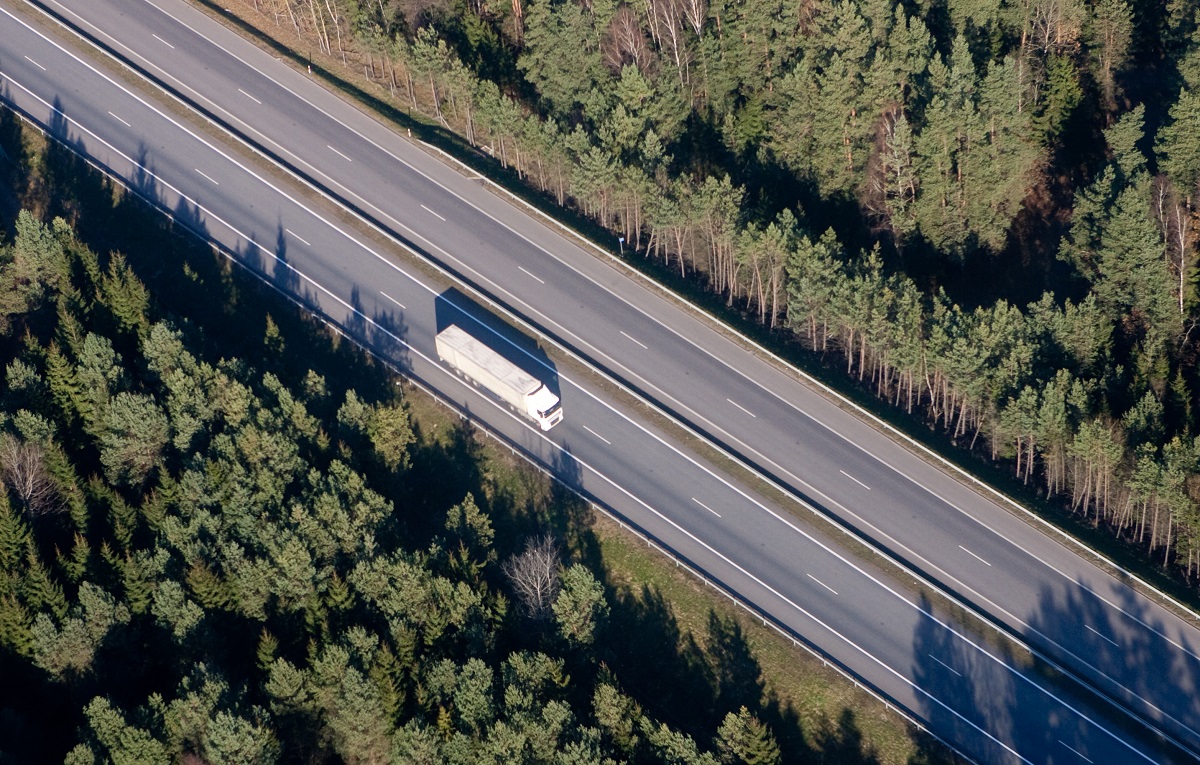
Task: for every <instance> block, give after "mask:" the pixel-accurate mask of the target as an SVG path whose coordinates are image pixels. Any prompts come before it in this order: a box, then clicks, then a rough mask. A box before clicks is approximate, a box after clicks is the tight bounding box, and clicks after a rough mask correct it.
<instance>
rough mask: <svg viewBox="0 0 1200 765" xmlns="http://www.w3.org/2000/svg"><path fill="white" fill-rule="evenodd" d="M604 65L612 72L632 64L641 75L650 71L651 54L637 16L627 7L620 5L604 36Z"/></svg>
mask: <svg viewBox="0 0 1200 765" xmlns="http://www.w3.org/2000/svg"><path fill="white" fill-rule="evenodd" d="M603 49H604V63H605V64H607V65H608V67H609V69H611V70H612V71H613V72H618V73H619V72H620V71H621V70H622V69H623V68H625V66H627V65H629V64H633V65H634V66H635V67H637V69H638V71H639V72H641V73H642V74H647V73H648V72H649V71H650V64H651V62H652V61H653V54H652V51H651V50H650V43H649V42H648V41H647V40H646V33H645V32H644V31H643V30H642V24H641V22H640V21H639V20H638V16H637V14H636V13H634V11H633V9H632V8H630V7H629V6H628V5H622V6H621V7H620V8H618V9H617V12H616V13H615V14H614V15H613V19H612V21H611V22H610V23H609V25H608V31H607V33H606V34H605V35H604V45H603Z"/></svg>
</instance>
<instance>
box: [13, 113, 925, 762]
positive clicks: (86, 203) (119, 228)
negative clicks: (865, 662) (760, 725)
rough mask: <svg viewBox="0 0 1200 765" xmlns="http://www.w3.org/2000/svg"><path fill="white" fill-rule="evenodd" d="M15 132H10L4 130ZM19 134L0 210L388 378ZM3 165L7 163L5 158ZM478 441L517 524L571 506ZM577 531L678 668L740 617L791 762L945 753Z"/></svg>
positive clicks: (721, 610) (611, 542) (721, 607)
mask: <svg viewBox="0 0 1200 765" xmlns="http://www.w3.org/2000/svg"><path fill="white" fill-rule="evenodd" d="M11 132H12V131H11V130H9V129H8V128H6V130H5V136H6V137H7V136H8V135H9V134H10V133H11ZM18 132H19V133H20V139H19V140H20V141H22V142H23V143H24V147H23V150H10V149H13V147H12V146H11V145H8V144H6V145H5V146H4V148H5V155H6V156H24V157H26V158H29V162H28V164H27V166H26V167H25V168H24V169H23V170H21V173H20V174H21V175H23V176H25V181H26V182H25V183H24V184H23V187H22V188H20V189H18V190H17V191H16V192H15V193H12V194H6V197H7V198H6V199H5V200H4V201H3V203H0V207H3V208H4V209H5V210H6V211H7V210H10V209H15V208H16V207H18V206H27V207H34V208H36V209H38V210H39V211H40V212H42V213H44V214H51V215H53V214H66V215H72V216H73V217H75V218H76V219H77V221H80V222H82V221H84V220H90V221H91V222H90V223H88V224H87V225H83V226H81V227H80V232H81V234H82V235H83V236H88V235H89V232H90V235H91V236H92V237H96V238H99V239H100V241H102V243H103V246H105V247H109V248H119V249H123V250H126V251H127V252H129V253H130V254H131V258H132V257H133V255H132V253H133V252H134V251H135V250H137V249H147V250H148V251H151V252H153V253H154V256H153V257H154V260H155V261H157V263H156V264H154V265H153V267H149V266H147V267H144V268H142V269H141V270H140V272H139V273H140V275H141V276H142V277H143V278H144V279H145V280H146V281H147V283H148V284H149V285H150V286H151V289H152V290H153V291H154V292H157V293H159V295H160V297H159V298H158V299H159V300H160V301H167V300H173V299H174V297H177V296H178V295H179V294H180V293H181V292H185V291H186V290H187V289H188V287H187V282H188V281H189V280H193V281H194V280H195V279H198V278H202V277H201V276H199V275H203V274H211V275H213V276H214V278H217V279H219V280H221V281H222V282H223V283H228V284H230V285H232V286H233V287H234V288H235V289H236V291H237V293H238V299H237V300H236V301H234V304H233V305H227V306H216V307H214V308H212V309H210V310H214V311H216V312H217V313H219V314H220V313H223V314H224V323H225V324H228V325H230V327H231V328H232V327H234V326H239V327H240V328H241V329H242V330H243V331H244V327H245V326H246V322H245V318H246V317H247V315H250V316H251V317H252V318H253V320H254V321H255V322H257V324H250V325H249V326H262V319H263V316H266V315H270V316H275V317H276V320H277V321H278V323H279V326H280V328H281V329H280V331H281V333H282V334H283V335H284V336H286V337H287V338H288V343H289V348H290V350H291V355H293V356H298V357H305V356H306V355H307V352H308V350H310V349H311V350H312V351H313V352H314V353H317V354H322V355H323V356H324V357H326V358H329V357H331V356H336V357H339V358H345V359H346V360H350V359H354V360H355V363H354V368H355V369H356V370H361V371H362V373H363V374H365V375H366V376H368V377H371V378H374V382H373V384H376V385H383V384H387V383H388V382H389V381H388V380H387V379H385V378H386V374H385V373H384V372H383V370H381V369H379V368H378V366H377V365H373V364H371V363H370V362H369V360H368V359H364V358H362V357H361V354H357V353H356V352H355V351H354V350H353V349H351V348H347V347H345V346H348V344H344V343H343V344H340V346H341V347H339V343H338V342H337V340H336V338H334V339H333V341H332V342H331V339H330V337H329V336H328V334H327V332H326V331H325V330H324V329H323V328H322V327H321V326H319V325H318V324H316V323H315V322H312V321H311V320H309V319H307V318H305V317H300V316H292V317H291V318H290V319H288V320H287V321H285V320H284V318H283V317H285V316H286V315H288V314H295V311H294V310H293V309H292V308H291V306H290V305H289V304H287V303H285V302H284V301H282V300H281V299H280V298H279V297H278V296H276V295H275V294H274V293H273V292H271V291H270V290H268V289H267V288H265V287H263V286H262V285H260V284H258V283H257V282H256V281H255V280H253V279H250V278H247V277H246V276H245V275H244V274H243V273H242V272H241V271H234V270H230V269H229V268H228V267H227V266H224V265H223V264H221V265H219V266H217V267H216V268H215V269H214V266H213V255H212V253H211V251H210V250H209V248H208V247H207V246H205V245H203V244H202V243H199V242H197V241H196V240H195V239H193V238H192V237H190V236H188V235H185V234H181V233H179V232H176V231H172V230H171V228H170V225H169V223H168V222H167V221H166V220H165V219H163V218H162V216H160V215H158V214H157V213H155V212H154V211H152V210H148V209H147V208H146V207H145V206H144V205H142V204H141V203H140V202H137V201H136V200H133V199H132V198H131V197H129V196H127V195H124V194H122V193H121V192H120V191H119V190H118V189H115V188H113V187H112V186H111V185H109V184H108V183H106V182H104V181H103V180H102V179H99V178H97V177H96V176H95V174H94V173H91V172H90V171H89V170H86V169H85V168H83V167H81V166H79V165H80V164H81V163H77V164H76V166H75V167H74V173H75V174H74V175H72V174H71V173H70V172H67V171H70V170H72V167H71V166H70V164H69V163H66V164H63V158H62V157H59V158H58V159H57V160H54V161H51V162H49V163H47V162H46V161H45V159H44V158H45V157H46V156H47V147H46V145H45V143H44V141H43V140H42V139H41V137H40V136H38V135H36V134H35V133H34V132H33V131H29V130H24V131H18ZM4 162H5V161H4V160H0V164H3V163H4ZM8 164H12V163H11V162H9V163H8ZM6 173H7V169H6ZM6 177H7V176H6ZM70 184H77V185H75V186H71V185H70ZM160 290H161V291H160ZM219 323H220V322H218V321H214V322H213V332H214V335H215V334H217V333H219V332H220V331H221V330H220V328H219V327H218V326H217V325H218V324H219ZM202 326H206V327H207V326H208V325H207V324H202ZM226 331H228V330H226ZM320 346H324V347H323V348H322V347H320ZM235 355H236V352H235ZM347 366H348V365H347ZM409 401H410V402H411V407H412V410H413V414H414V421H415V422H416V423H417V424H418V426H419V428H420V430H421V432H422V433H424V434H425V437H426V438H427V439H429V440H430V442H437V441H438V440H439V439H447V438H450V437H451V434H452V433H453V432H454V431H455V426H456V423H457V418H456V417H454V416H453V415H452V414H450V413H448V412H447V411H445V410H444V409H442V408H441V407H439V406H437V405H436V404H435V403H434V402H433V401H432V400H430V399H428V398H427V397H424V396H422V395H420V394H419V393H417V392H412V391H410V394H409ZM477 447H478V454H479V465H480V467H479V470H480V472H481V473H482V475H483V478H484V479H485V480H484V487H485V489H486V490H487V491H488V493H489V495H490V499H491V504H492V505H493V507H510V508H512V509H513V510H512V513H511V515H512V519H513V520H512V523H514V524H515V523H518V522H520V521H521V519H522V518H527V517H528V516H529V515H530V513H534V514H557V515H561V514H562V513H564V512H567V511H569V510H570V509H571V508H572V507H574V503H572V501H571V500H570V499H569V498H564V497H561V496H557V495H556V494H555V491H554V487H553V486H552V485H550V484H549V482H548V481H547V480H546V479H545V478H544V477H542V476H541V474H540V473H536V472H535V471H532V470H531V469H530V468H528V467H527V466H525V465H524V463H522V462H520V461H518V460H516V459H514V458H513V457H512V456H511V455H509V454H508V452H507V450H505V449H503V448H501V447H499V446H497V445H496V444H494V443H492V442H491V441H488V440H485V439H477ZM579 534H580V537H581V538H580V539H579V540H577V541H576V544H575V548H576V549H577V551H578V552H579V554H580V555H581V557H583V556H584V554H585V552H586V551H587V550H599V558H598V559H591V560H589V562H596V563H598V564H599V565H600V567H601V569H602V571H603V572H604V574H605V579H606V581H607V583H608V586H609V596H610V597H611V598H612V599H613V600H614V601H616V602H618V603H622V604H626V605H627V606H628V609H627V610H630V611H638V610H639V609H640V610H641V611H642V612H644V611H645V610H646V609H647V607H648V606H654V607H655V608H657V609H659V613H660V618H659V619H658V623H659V624H660V625H666V626H667V627H670V626H671V625H674V626H675V628H674V629H673V630H670V629H668V630H666V631H665V632H664V631H660V633H659V634H668V635H671V636H672V637H673V639H674V642H673V645H672V646H670V648H671V649H672V650H673V653H674V654H675V655H677V656H679V657H681V661H680V662H679V663H680V664H682V665H687V664H688V663H689V662H691V661H693V660H697V659H698V657H703V656H707V655H708V654H709V653H711V651H707V650H706V649H708V648H709V647H711V645H712V644H713V643H714V642H715V641H714V635H713V629H712V625H713V624H714V623H716V624H725V625H730V624H731V625H733V626H724V627H721V630H720V631H721V634H722V635H723V636H724V639H723V640H722V644H729V643H730V639H729V636H730V635H732V636H734V637H735V638H737V639H735V640H733V641H732V644H733V645H734V646H735V647H738V648H739V651H738V653H737V655H738V656H741V657H743V661H742V662H741V663H740V664H738V665H737V666H736V672H734V671H733V670H728V671H730V672H732V673H733V679H735V680H737V681H738V682H744V683H749V685H750V687H751V688H754V687H756V686H758V683H759V682H760V677H761V687H760V688H759V689H760V691H761V695H762V697H763V698H764V699H765V700H766V701H765V704H764V706H768V707H770V706H772V705H774V707H775V708H777V709H778V710H779V715H778V718H779V719H778V723H776V724H775V726H773V727H777V734H778V735H779V737H780V739H781V743H785V744H786V745H787V747H788V751H789V754H791V755H793V756H792V757H790V758H789V759H790V760H799V761H811V760H816V761H826V762H848V763H854V762H863V763H871V762H880V763H903V762H910V761H913V759H914V758H917V759H918V761H921V762H943V761H947V760H948V757H946V756H945V754H944V753H943V752H941V751H940V750H936V749H935V748H934V747H932V746H931V745H930V744H929V742H925V741H920V740H918V739H916V738H915V737H914V734H913V731H911V730H910V729H909V728H908V726H907V725H906V724H905V723H904V722H903V721H902V720H900V719H899V718H898V716H896V715H894V714H892V713H890V712H888V711H887V710H886V709H885V708H884V707H883V706H882V705H880V704H878V703H877V702H875V701H874V700H873V699H872V698H871V697H869V696H868V695H867V694H865V693H863V692H861V691H857V690H855V689H854V688H853V686H852V685H851V684H849V683H847V682H846V681H844V680H843V679H841V678H840V676H838V675H836V674H835V673H832V672H831V671H829V670H828V669H826V668H824V667H823V666H822V665H821V662H819V661H818V660H815V659H812V658H811V657H810V656H808V655H807V654H805V653H803V652H801V651H798V650H797V649H794V648H793V647H792V646H791V645H790V643H789V642H788V641H785V640H783V639H781V638H779V637H778V636H776V635H775V634H774V633H773V632H771V631H769V630H766V629H763V628H762V627H761V626H759V625H757V624H756V623H755V622H754V621H753V620H752V619H748V618H746V617H745V616H743V615H740V614H738V612H737V611H736V610H734V609H732V608H730V607H729V605H728V603H727V602H726V601H724V600H723V599H722V598H719V597H716V596H714V595H713V594H712V593H711V592H710V591H705V590H704V589H703V588H702V587H701V586H699V585H698V583H696V582H695V581H693V580H691V579H690V578H688V577H686V576H684V575H682V574H680V573H678V572H676V571H675V570H674V569H673V568H671V567H670V566H669V565H668V564H667V563H666V561H665V560H663V559H662V558H661V557H660V556H658V555H657V554H655V553H653V552H651V551H649V550H647V549H645V548H644V547H643V546H642V545H641V543H640V542H639V541H638V540H637V539H636V538H634V537H632V536H630V535H628V534H626V533H625V532H622V531H621V530H620V529H619V528H617V527H616V526H615V525H614V524H611V523H607V522H606V521H603V520H599V521H596V522H594V523H589V524H587V525H586V526H584V527H583V528H582V529H580V530H579ZM714 619H715V620H716V621H715V622H714ZM737 636H741V637H737ZM772 722H775V721H772ZM779 723H783V725H782V726H780V725H779ZM806 754H811V757H807V756H805V755H806ZM802 757H803V759H801V758H802Z"/></svg>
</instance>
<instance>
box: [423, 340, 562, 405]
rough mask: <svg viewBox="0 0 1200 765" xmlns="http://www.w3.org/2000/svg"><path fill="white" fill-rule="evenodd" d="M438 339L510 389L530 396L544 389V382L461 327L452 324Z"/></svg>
mask: <svg viewBox="0 0 1200 765" xmlns="http://www.w3.org/2000/svg"><path fill="white" fill-rule="evenodd" d="M438 339H439V340H441V341H442V342H444V343H445V344H446V345H447V346H449V347H451V348H453V349H454V350H455V351H457V352H459V353H461V354H462V355H463V356H466V357H467V358H469V359H470V360H471V361H474V362H475V363H476V364H478V365H479V366H481V367H483V368H484V369H486V370H487V371H488V372H490V373H492V374H493V375H495V376H496V378H497V379H499V380H501V381H502V382H503V383H504V384H505V385H507V386H508V387H509V388H510V389H512V390H515V391H519V392H520V393H521V394H522V395H525V396H528V395H529V394H530V393H533V392H534V391H535V390H537V389H538V388H540V387H542V381H541V380H539V379H537V378H536V377H534V376H533V375H531V374H529V373H528V372H525V371H524V370H522V369H521V368H520V367H518V366H517V365H516V364H513V363H512V362H511V361H509V360H508V359H506V358H504V357H503V356H501V355H500V354H498V353H496V352H495V351H494V350H492V349H491V348H489V347H488V346H487V345H485V344H484V343H481V342H480V341H479V340H476V339H475V338H473V337H471V336H470V335H468V334H467V333H466V331H465V330H463V329H462V328H461V327H459V326H457V325H455V324H451V325H450V326H448V327H446V328H445V329H444V330H442V331H441V332H439V333H438Z"/></svg>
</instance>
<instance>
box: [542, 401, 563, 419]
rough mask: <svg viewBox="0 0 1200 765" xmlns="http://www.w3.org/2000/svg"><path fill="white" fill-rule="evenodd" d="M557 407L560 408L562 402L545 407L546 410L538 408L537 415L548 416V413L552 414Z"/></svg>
mask: <svg viewBox="0 0 1200 765" xmlns="http://www.w3.org/2000/svg"><path fill="white" fill-rule="evenodd" d="M559 409H562V404H561V403H559V404H555V405H554V406H552V407H550V408H549V409H547V410H545V411H542V410H541V409H539V410H538V416H539V417H549V416H550V415H552V414H554V413H555V412H557V411H558V410H559Z"/></svg>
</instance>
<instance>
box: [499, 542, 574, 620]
mask: <svg viewBox="0 0 1200 765" xmlns="http://www.w3.org/2000/svg"><path fill="white" fill-rule="evenodd" d="M560 568H561V566H560V565H559V560H558V542H557V541H556V540H555V539H554V537H552V536H550V535H549V534H547V535H544V536H540V537H532V538H530V539H529V540H527V541H526V542H525V550H524V552H522V553H520V554H519V555H514V556H513V557H511V558H509V559H508V561H506V562H505V564H504V573H505V575H506V576H508V581H509V582H511V583H512V587H513V590H514V591H515V592H516V594H517V598H518V599H519V600H520V601H521V606H522V607H523V608H524V609H525V614H526V615H527V616H528V617H529V618H531V619H535V620H538V621H540V620H542V619H546V618H549V616H550V615H551V614H552V613H553V612H552V610H551V607H552V606H553V605H554V599H555V598H557V597H558V588H559V574H560Z"/></svg>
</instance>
